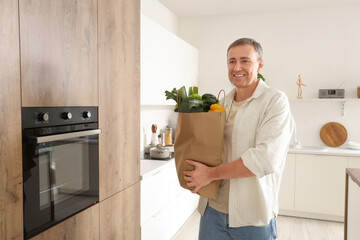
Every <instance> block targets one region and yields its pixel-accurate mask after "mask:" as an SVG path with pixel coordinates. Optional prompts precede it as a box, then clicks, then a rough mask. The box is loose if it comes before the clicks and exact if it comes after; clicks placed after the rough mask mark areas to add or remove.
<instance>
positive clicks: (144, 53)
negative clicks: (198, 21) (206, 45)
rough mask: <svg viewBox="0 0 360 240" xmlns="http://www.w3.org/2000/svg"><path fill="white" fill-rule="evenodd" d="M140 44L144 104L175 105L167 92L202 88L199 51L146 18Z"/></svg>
mask: <svg viewBox="0 0 360 240" xmlns="http://www.w3.org/2000/svg"><path fill="white" fill-rule="evenodd" d="M140 41H141V44H140V48H141V51H140V54H141V59H140V61H141V74H140V76H141V104H142V105H170V104H173V105H175V102H171V101H170V100H166V98H165V93H164V92H165V90H168V91H171V90H172V89H173V88H174V87H176V88H177V89H178V88H180V87H182V86H183V85H184V86H186V87H187V89H188V87H189V86H194V85H195V86H197V85H198V74H199V63H198V59H199V53H198V50H197V49H196V48H195V47H193V46H192V45H190V44H189V43H187V42H185V41H184V40H182V39H181V38H179V37H178V36H176V35H174V34H173V33H172V32H170V31H168V30H167V29H165V28H163V27H162V26H160V25H159V24H157V23H156V22H154V21H153V20H151V19H150V18H148V17H146V16H144V15H141V40H140Z"/></svg>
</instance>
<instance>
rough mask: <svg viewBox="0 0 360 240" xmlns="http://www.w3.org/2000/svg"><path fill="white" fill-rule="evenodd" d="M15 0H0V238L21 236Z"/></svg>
mask: <svg viewBox="0 0 360 240" xmlns="http://www.w3.org/2000/svg"><path fill="white" fill-rule="evenodd" d="M18 27H19V23H18V1H13V0H0V239H22V238H23V224H22V222H23V217H22V206H23V204H22V200H23V195H22V168H21V166H22V160H21V159H22V158H21V157H22V156H21V110H20V109H21V101H20V56H19V29H18Z"/></svg>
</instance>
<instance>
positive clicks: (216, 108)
mask: <svg viewBox="0 0 360 240" xmlns="http://www.w3.org/2000/svg"><path fill="white" fill-rule="evenodd" d="M209 112H225V108H223V106H221V105H220V104H212V105H211V106H210V110H209Z"/></svg>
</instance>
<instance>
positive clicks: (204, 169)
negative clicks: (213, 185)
mask: <svg viewBox="0 0 360 240" xmlns="http://www.w3.org/2000/svg"><path fill="white" fill-rule="evenodd" d="M186 163H187V164H189V165H192V166H194V167H195V169H194V170H193V171H184V179H185V181H186V182H187V183H186V185H187V186H188V187H189V188H191V189H192V192H193V193H197V192H198V191H199V189H200V188H202V187H203V186H206V185H208V184H209V183H210V182H211V181H212V179H211V175H210V170H211V167H208V166H206V165H204V164H202V163H199V162H195V161H192V160H186Z"/></svg>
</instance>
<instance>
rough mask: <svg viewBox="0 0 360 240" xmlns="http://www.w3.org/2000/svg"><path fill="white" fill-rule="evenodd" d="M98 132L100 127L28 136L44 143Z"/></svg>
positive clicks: (36, 141)
mask: <svg viewBox="0 0 360 240" xmlns="http://www.w3.org/2000/svg"><path fill="white" fill-rule="evenodd" d="M100 133H101V129H94V130H87V131H79V132H72V133H64V134H56V135H50V136H42V137H30V138H31V139H34V142H35V143H46V142H54V141H59V140H64V139H70V138H77V137H85V136H90V135H97V134H100Z"/></svg>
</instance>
